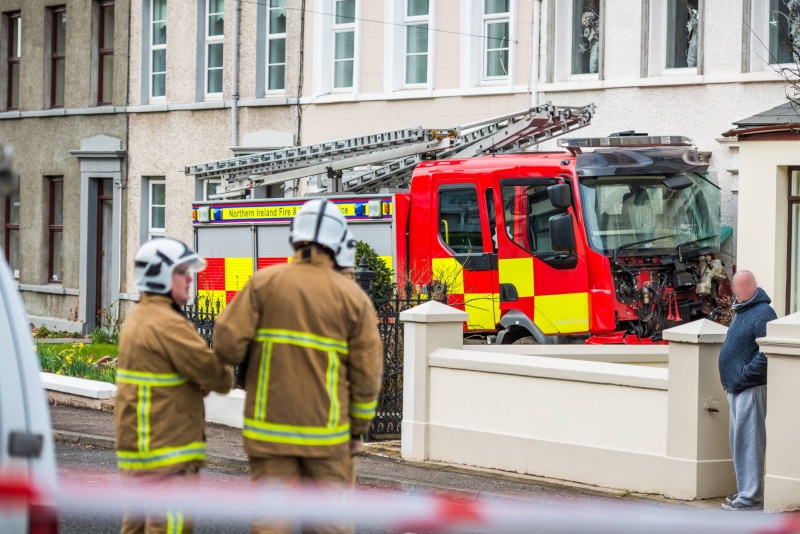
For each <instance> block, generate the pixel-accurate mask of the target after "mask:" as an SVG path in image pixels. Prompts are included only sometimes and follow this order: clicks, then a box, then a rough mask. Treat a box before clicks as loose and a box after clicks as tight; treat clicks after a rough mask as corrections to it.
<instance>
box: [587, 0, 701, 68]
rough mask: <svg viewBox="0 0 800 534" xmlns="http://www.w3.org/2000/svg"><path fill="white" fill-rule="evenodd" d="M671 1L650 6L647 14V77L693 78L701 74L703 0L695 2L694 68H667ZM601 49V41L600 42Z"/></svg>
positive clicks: (667, 0)
mask: <svg viewBox="0 0 800 534" xmlns="http://www.w3.org/2000/svg"><path fill="white" fill-rule="evenodd" d="M670 3H671V0H663V1H661V2H658V3H653V4H651V9H650V14H649V21H648V22H647V24H649V38H648V42H647V51H646V56H647V58H646V59H647V69H646V76H647V77H650V78H652V77H660V76H670V77H672V76H695V75H698V74H702V66H703V55H704V53H703V32H704V26H705V22H704V20H703V19H704V18H705V0H697V11H698V22H697V63H696V66H694V67H674V68H673V67H667V64H668V62H667V54H669V53H670V49H669V46H668V45H669V40H670V36H669V10H670V7H671V6H670ZM601 48H602V41H601ZM601 53H602V50H601Z"/></svg>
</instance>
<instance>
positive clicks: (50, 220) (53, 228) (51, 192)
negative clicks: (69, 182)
mask: <svg viewBox="0 0 800 534" xmlns="http://www.w3.org/2000/svg"><path fill="white" fill-rule="evenodd" d="M46 179H47V187H48V202H47V203H48V208H47V229H48V249H47V250H48V253H47V283H48V284H61V283H63V274H62V278H60V279H58V280H54V279H53V275H54V274H55V273H54V266H55V262H54V260H55V252H56V251H55V247H54V246H53V245H54V244H55V235H56V234H61V243H62V246H63V243H64V220H63V218H64V177H63V176H47V177H46ZM57 183H60V184H61V218H62V220H61V224H56V220H55V216H56V211H55V207H56V205H55V189H56V185H55V184H57ZM61 267H62V269H63V267H64V256H63V254H62V255H61Z"/></svg>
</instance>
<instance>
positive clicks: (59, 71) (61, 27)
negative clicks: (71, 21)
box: [50, 6, 67, 108]
mask: <svg viewBox="0 0 800 534" xmlns="http://www.w3.org/2000/svg"><path fill="white" fill-rule="evenodd" d="M50 14H51V18H52V25H51V27H50V107H51V108H63V107H64V76H65V72H64V67H65V65H66V63H67V54H66V42H67V8H66V7H64V6H61V7H54V8H51V9H50Z"/></svg>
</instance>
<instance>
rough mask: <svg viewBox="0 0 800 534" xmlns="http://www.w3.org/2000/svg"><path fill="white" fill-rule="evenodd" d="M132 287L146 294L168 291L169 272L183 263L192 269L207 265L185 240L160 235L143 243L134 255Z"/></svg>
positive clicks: (203, 267) (170, 277) (170, 281)
mask: <svg viewBox="0 0 800 534" xmlns="http://www.w3.org/2000/svg"><path fill="white" fill-rule="evenodd" d="M134 266H135V267H134V278H135V280H134V283H133V285H134V287H135V288H136V289H137V290H139V291H143V292H146V293H161V294H169V293H170V292H171V291H172V271H174V270H175V268H176V267H178V266H184V267H187V268H189V269H192V270H195V271H202V270H203V269H205V268H206V261H205V260H204V259H203V258H201V257H200V256H198V255H197V253H196V252H195V251H194V250H192V249H190V248H189V247H188V246H187V245H186V244H185V243H184V242H182V241H178V240H177V239H172V238H169V237H162V238H160V239H153V240H151V241H148V242H147V243H145V244H144V245H142V246H141V247H140V248H139V250H138V251H137V252H136V257H135V258H134Z"/></svg>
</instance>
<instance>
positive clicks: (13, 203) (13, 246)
mask: <svg viewBox="0 0 800 534" xmlns="http://www.w3.org/2000/svg"><path fill="white" fill-rule="evenodd" d="M3 219H4V223H5V245H4V246H5V249H6V260H7V261H8V265H9V267H11V271H12V272H13V273H14V278H19V193H15V194H13V195H9V196H7V197H6V206H5V216H4V218H3Z"/></svg>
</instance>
